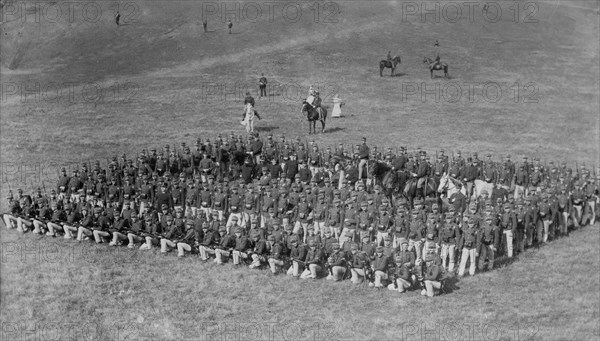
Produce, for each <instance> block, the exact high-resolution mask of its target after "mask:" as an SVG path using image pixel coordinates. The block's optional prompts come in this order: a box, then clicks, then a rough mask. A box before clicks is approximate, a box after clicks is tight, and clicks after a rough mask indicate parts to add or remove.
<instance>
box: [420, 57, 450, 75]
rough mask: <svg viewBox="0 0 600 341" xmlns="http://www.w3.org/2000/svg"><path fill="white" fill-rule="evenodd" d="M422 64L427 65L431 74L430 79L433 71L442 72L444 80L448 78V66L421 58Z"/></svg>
mask: <svg viewBox="0 0 600 341" xmlns="http://www.w3.org/2000/svg"><path fill="white" fill-rule="evenodd" d="M423 63H424V64H428V65H429V72H430V73H431V78H433V71H441V70H444V78H447V77H448V64H446V63H441V62H440V63H438V62H436V61H435V60H433V59H431V58H428V57H423Z"/></svg>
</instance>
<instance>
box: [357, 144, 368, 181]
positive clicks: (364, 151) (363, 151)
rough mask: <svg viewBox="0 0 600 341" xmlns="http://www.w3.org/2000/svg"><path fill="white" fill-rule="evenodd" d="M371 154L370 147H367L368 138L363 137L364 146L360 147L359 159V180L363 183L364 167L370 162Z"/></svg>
mask: <svg viewBox="0 0 600 341" xmlns="http://www.w3.org/2000/svg"><path fill="white" fill-rule="evenodd" d="M369 154H370V151H369V146H367V138H366V137H363V138H362V144H361V145H360V147H359V149H358V158H359V160H360V162H359V163H358V180H359V181H362V173H363V167H364V166H365V165H366V164H367V162H368V161H369Z"/></svg>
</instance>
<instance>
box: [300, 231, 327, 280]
mask: <svg viewBox="0 0 600 341" xmlns="http://www.w3.org/2000/svg"><path fill="white" fill-rule="evenodd" d="M304 264H305V266H306V268H305V269H304V272H303V273H302V274H301V275H300V278H301V279H308V278H312V279H316V278H317V276H318V274H319V272H320V271H321V265H322V264H323V251H322V250H321V248H319V247H317V242H316V240H314V239H310V240H309V241H308V251H307V253H306V260H305V262H304Z"/></svg>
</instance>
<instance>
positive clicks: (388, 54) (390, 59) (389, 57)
mask: <svg viewBox="0 0 600 341" xmlns="http://www.w3.org/2000/svg"><path fill="white" fill-rule="evenodd" d="M387 61H388V63H391V62H392V51H388V53H387Z"/></svg>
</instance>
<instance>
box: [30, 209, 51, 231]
mask: <svg viewBox="0 0 600 341" xmlns="http://www.w3.org/2000/svg"><path fill="white" fill-rule="evenodd" d="M50 217H52V210H51V209H50V206H49V203H48V201H44V202H43V204H42V207H41V208H40V210H39V211H38V212H37V216H36V217H34V218H33V233H35V234H44V231H45V230H46V229H48V227H47V226H46V222H47V221H48V220H50Z"/></svg>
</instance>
